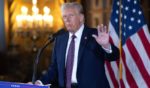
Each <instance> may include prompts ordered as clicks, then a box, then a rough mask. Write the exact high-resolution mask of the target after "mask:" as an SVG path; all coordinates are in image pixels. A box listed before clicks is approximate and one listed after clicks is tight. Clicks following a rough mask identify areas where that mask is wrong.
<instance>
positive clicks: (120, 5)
mask: <svg viewBox="0 0 150 88" xmlns="http://www.w3.org/2000/svg"><path fill="white" fill-rule="evenodd" d="M119 3H120V4H119V37H120V41H119V42H120V43H119V48H120V61H119V79H122V58H121V56H122V0H119Z"/></svg>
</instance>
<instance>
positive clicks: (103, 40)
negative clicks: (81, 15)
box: [92, 25, 110, 48]
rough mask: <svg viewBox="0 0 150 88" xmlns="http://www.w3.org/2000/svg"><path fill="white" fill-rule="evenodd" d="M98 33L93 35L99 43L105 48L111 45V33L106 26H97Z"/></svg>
mask: <svg viewBox="0 0 150 88" xmlns="http://www.w3.org/2000/svg"><path fill="white" fill-rule="evenodd" d="M97 32H98V35H95V34H94V35H92V36H93V37H94V38H95V40H96V41H97V43H98V44H99V45H101V46H103V47H104V48H108V47H109V46H110V44H109V33H108V29H107V27H106V26H103V25H100V26H98V27H97Z"/></svg>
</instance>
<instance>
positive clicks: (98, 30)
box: [97, 25, 101, 35]
mask: <svg viewBox="0 0 150 88" xmlns="http://www.w3.org/2000/svg"><path fill="white" fill-rule="evenodd" d="M100 27H101V26H100V25H98V26H97V33H98V35H99V34H100V33H101V31H100Z"/></svg>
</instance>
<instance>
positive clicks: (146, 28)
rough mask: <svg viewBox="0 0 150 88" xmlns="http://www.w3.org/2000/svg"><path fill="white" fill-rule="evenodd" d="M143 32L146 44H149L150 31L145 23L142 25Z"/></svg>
mask: <svg viewBox="0 0 150 88" xmlns="http://www.w3.org/2000/svg"><path fill="white" fill-rule="evenodd" d="M143 30H144V34H145V36H146V39H147V40H148V44H150V31H148V27H147V25H144V26H143Z"/></svg>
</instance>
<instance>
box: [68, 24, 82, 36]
mask: <svg viewBox="0 0 150 88" xmlns="http://www.w3.org/2000/svg"><path fill="white" fill-rule="evenodd" d="M83 29H84V24H82V25H81V27H80V28H79V29H78V31H77V32H75V36H76V38H81V36H82V32H83ZM72 35H73V34H72V33H71V32H69V38H71V36H72Z"/></svg>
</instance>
